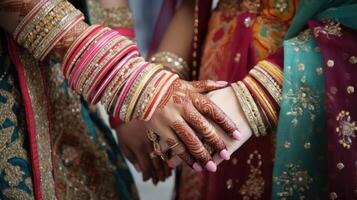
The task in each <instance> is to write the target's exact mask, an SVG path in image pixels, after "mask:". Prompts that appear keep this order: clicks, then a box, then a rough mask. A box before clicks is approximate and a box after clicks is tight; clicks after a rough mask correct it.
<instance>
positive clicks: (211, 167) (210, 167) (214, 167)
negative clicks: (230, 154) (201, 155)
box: [206, 161, 217, 172]
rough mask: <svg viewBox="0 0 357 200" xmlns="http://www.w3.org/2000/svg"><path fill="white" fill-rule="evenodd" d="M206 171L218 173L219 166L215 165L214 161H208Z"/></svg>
mask: <svg viewBox="0 0 357 200" xmlns="http://www.w3.org/2000/svg"><path fill="white" fill-rule="evenodd" d="M206 169H207V170H208V171H210V172H216V171H217V165H216V164H214V162H213V161H208V162H207V164H206Z"/></svg>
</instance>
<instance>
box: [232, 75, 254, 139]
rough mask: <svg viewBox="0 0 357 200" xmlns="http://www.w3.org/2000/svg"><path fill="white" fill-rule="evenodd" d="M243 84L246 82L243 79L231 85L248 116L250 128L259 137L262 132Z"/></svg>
mask: <svg viewBox="0 0 357 200" xmlns="http://www.w3.org/2000/svg"><path fill="white" fill-rule="evenodd" d="M242 85H244V84H243V83H242V82H241V81H238V83H232V84H231V87H232V89H233V90H234V93H235V94H236V97H237V99H238V101H239V103H240V105H241V107H242V109H243V112H244V114H245V116H246V117H247V120H248V123H249V125H250V128H251V129H252V131H253V133H254V135H255V136H256V137H259V136H260V134H259V130H258V126H257V124H256V121H255V120H254V116H253V111H252V108H251V107H250V103H249V102H248V100H247V96H246V94H245V92H244V91H243V88H242ZM244 87H245V86H244Z"/></svg>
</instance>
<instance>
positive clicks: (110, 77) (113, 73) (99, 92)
mask: <svg viewBox="0 0 357 200" xmlns="http://www.w3.org/2000/svg"><path fill="white" fill-rule="evenodd" d="M138 55H139V52H138V51H133V52H130V53H129V54H127V55H126V56H125V57H124V58H123V59H122V60H120V62H119V63H118V64H117V65H116V66H115V67H114V69H113V70H112V71H110V72H109V74H108V76H107V78H106V79H105V80H104V81H103V83H102V84H101V85H100V87H99V89H98V90H97V91H96V92H95V93H94V94H93V96H94V97H93V98H92V99H90V101H89V102H90V103H91V104H96V103H98V101H99V100H100V96H101V95H102V93H103V92H104V90H105V89H106V88H107V86H108V84H109V83H110V82H111V81H112V80H113V79H114V77H115V76H116V75H117V73H118V72H119V71H120V69H121V68H122V67H123V65H124V64H125V63H126V62H128V60H130V59H131V58H133V57H136V56H138ZM90 97H91V96H90Z"/></svg>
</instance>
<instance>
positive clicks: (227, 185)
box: [226, 179, 233, 190]
mask: <svg viewBox="0 0 357 200" xmlns="http://www.w3.org/2000/svg"><path fill="white" fill-rule="evenodd" d="M226 187H227V189H228V190H230V189H232V188H233V181H232V179H228V180H227V181H226Z"/></svg>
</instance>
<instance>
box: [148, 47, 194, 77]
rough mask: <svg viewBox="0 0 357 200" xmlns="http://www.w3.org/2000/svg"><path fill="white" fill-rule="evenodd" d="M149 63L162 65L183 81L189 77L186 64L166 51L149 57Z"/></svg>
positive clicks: (188, 69)
mask: <svg viewBox="0 0 357 200" xmlns="http://www.w3.org/2000/svg"><path fill="white" fill-rule="evenodd" d="M151 62H153V63H158V64H162V65H164V66H165V67H166V69H168V70H170V71H172V72H173V73H176V74H178V75H179V76H180V77H181V78H183V79H188V78H189V76H190V68H189V67H188V65H187V62H186V61H185V60H184V59H183V58H181V57H179V56H178V55H176V54H174V53H171V52H167V51H163V52H159V53H156V54H155V55H153V56H152V57H151Z"/></svg>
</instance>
